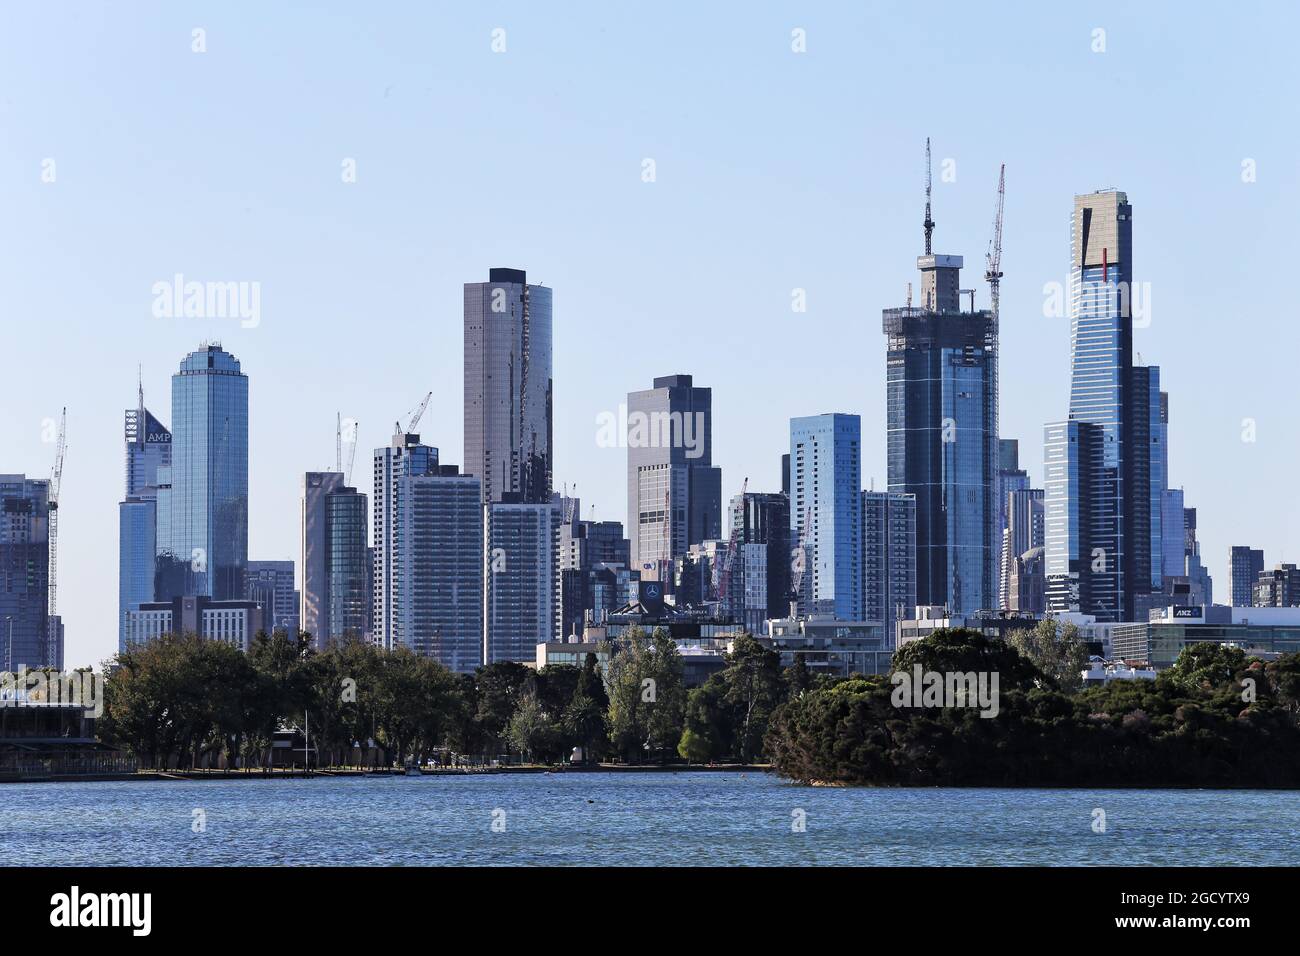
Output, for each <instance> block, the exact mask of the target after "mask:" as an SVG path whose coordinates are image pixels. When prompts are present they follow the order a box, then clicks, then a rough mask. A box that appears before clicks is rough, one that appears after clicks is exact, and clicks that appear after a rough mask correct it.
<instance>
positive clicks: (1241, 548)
mask: <svg viewBox="0 0 1300 956" xmlns="http://www.w3.org/2000/svg"><path fill="white" fill-rule="evenodd" d="M1228 568H1229V574H1230V576H1231V578H1232V583H1231V590H1232V606H1233V607H1249V606H1250V605H1252V604H1254V603H1255V583H1256V582H1257V581H1258V580H1259V576H1260V575H1261V574H1263V573H1264V552H1263V551H1262V550H1260V549H1258V548H1251V547H1247V546H1246V545H1237V544H1234V545H1233V546H1232V548H1231V549H1230V550H1229V552H1228Z"/></svg>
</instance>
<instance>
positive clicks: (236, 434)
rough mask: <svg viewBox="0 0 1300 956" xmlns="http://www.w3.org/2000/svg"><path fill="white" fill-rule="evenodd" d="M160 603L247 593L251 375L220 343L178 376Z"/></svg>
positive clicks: (161, 532)
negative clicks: (188, 597)
mask: <svg viewBox="0 0 1300 956" xmlns="http://www.w3.org/2000/svg"><path fill="white" fill-rule="evenodd" d="M157 477H158V485H159V487H158V525H157V533H158V574H157V578H156V583H155V587H154V591H155V596H156V598H157V599H158V600H159V601H170V600H172V599H173V598H176V597H181V596H206V597H210V598H212V599H214V600H217V601H228V600H238V599H240V598H241V597H242V595H243V589H244V565H245V564H246V563H247V561H248V376H246V375H244V374H243V372H242V371H240V367H239V361H238V360H237V359H236V358H235V357H234V356H233V355H231V354H230V353H229V352H226V351H225V350H223V349H222V348H221V346H220V345H217V344H211V345H204V346H202V347H201V348H199V349H198V350H196V351H194V352H191V353H190V354H189V355H187V356H186V357H185V359H184V360H183V361H182V362H181V365H180V370H179V371H178V372H177V373H176V374H175V375H173V376H172V463H171V467H170V468H168V467H165V466H162V465H159V466H158V469H157Z"/></svg>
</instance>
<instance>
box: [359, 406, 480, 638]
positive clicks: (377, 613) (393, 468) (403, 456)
mask: <svg viewBox="0 0 1300 956" xmlns="http://www.w3.org/2000/svg"><path fill="white" fill-rule="evenodd" d="M374 461H375V467H374V492H375V493H374V498H373V499H372V507H373V509H374V521H373V522H372V528H371V534H372V536H373V540H374V559H373V562H372V568H371V570H372V574H373V576H374V577H373V583H372V585H371V622H370V625H371V639H372V640H373V641H374V643H375V644H376V645H378V646H379V647H383V648H387V649H389V650H392V648H393V647H395V646H396V643H395V641H394V635H395V633H396V628H397V624H398V622H397V615H398V612H399V610H400V608H401V605H400V603H399V602H398V600H397V586H398V574H397V572H398V565H397V560H398V556H399V550H400V548H401V546H402V540H401V532H402V520H401V518H402V516H401V510H400V506H401V504H402V498H401V491H402V485H401V481H402V479H403V478H408V477H418V476H420V475H428V474H437V472H438V449H437V448H434V447H433V446H431V445H423V444H421V443H420V436H419V435H416V434H412V433H409V432H402V431H400V430H399V431H397V432H394V434H393V439H392V441H391V442H390V443H389V444H388V445H387V446H385V447H383V448H376V449H375V459H374ZM477 511H478V509H477V508H476V509H475V512H476V513H477ZM481 557H482V556H481V555H480V560H481Z"/></svg>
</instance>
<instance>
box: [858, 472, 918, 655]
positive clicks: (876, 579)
mask: <svg viewBox="0 0 1300 956" xmlns="http://www.w3.org/2000/svg"><path fill="white" fill-rule="evenodd" d="M915 607H916V498H914V497H913V496H912V495H908V494H897V493H895V492H890V491H864V492H862V619H863V620H864V621H866V622H867V623H869V624H879V625H881V628H882V633H883V634H884V635H885V637H886V639H887V640H890V639H892V638H893V635H894V632H895V624H896V623H897V622H898V621H900V620H904V619H906V618H909V617H911V616H912V613H913V609H914V608H915Z"/></svg>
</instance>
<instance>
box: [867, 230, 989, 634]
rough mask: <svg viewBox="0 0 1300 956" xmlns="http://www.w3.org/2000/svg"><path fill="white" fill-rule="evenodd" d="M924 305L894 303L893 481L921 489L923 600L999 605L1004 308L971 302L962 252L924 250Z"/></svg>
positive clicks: (919, 594) (888, 326)
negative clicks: (975, 306)
mask: <svg viewBox="0 0 1300 956" xmlns="http://www.w3.org/2000/svg"><path fill="white" fill-rule="evenodd" d="M917 267H918V268H919V269H920V272H921V305H920V306H918V307H914V306H911V305H909V306H907V307H905V308H899V309H886V310H884V316H883V326H884V332H885V335H886V337H887V349H888V351H887V355H886V375H885V382H886V384H885V389H886V415H887V419H888V420H887V426H886V427H887V436H888V437H887V441H888V449H887V461H888V490H889V491H891V492H894V493H897V494H911V495H914V496H915V497H916V601H917V603H918V604H921V605H937V606H946V607H947V608H948V610H949V611H950V612H951V613H953V614H972V613H974V612H976V611H980V610H987V609H990V608H995V607H997V606H998V604H999V601H998V593H997V578H998V565H999V559H1000V551H1001V542H1002V537H1001V532H1002V511H1003V509H1002V505H1001V503H1000V502H999V501H998V492H999V488H1000V485H1001V476H1000V463H1001V454H1000V451H1001V449H1000V447H999V443H998V390H997V362H998V356H997V317H996V316H994V314H993V313H992V312H988V311H982V312H976V311H969V312H963V311H961V296H960V291H961V290H960V285H961V278H960V275H961V268H962V257H961V256H948V255H937V254H936V255H924V256H920V257H919V258H918V259H917Z"/></svg>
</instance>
